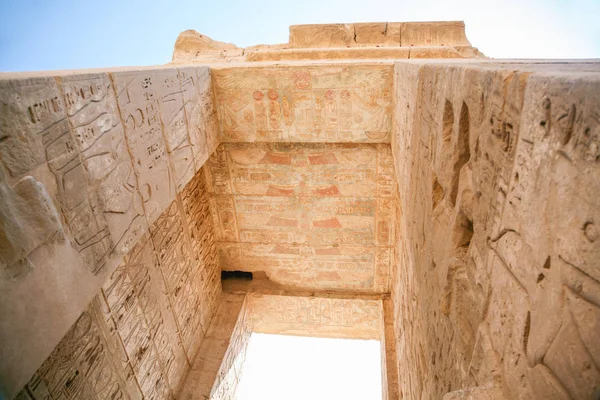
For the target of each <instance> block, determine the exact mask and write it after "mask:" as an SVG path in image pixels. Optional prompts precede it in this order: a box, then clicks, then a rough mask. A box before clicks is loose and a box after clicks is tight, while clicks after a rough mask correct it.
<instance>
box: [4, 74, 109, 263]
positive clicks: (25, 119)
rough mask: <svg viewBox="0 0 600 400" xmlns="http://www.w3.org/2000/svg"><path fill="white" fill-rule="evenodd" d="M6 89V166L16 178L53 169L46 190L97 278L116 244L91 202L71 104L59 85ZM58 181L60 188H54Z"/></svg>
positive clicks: (32, 83)
mask: <svg viewBox="0 0 600 400" xmlns="http://www.w3.org/2000/svg"><path fill="white" fill-rule="evenodd" d="M0 84H1V85H2V90H1V93H2V95H1V96H2V104H3V108H2V115H3V117H2V124H1V125H2V131H3V132H4V134H3V135H4V137H5V138H6V139H5V140H3V141H2V143H1V144H0V154H2V163H3V165H4V166H5V168H7V170H8V172H9V175H10V177H18V176H20V175H22V174H24V173H26V172H27V173H33V171H34V170H38V169H49V172H50V174H51V175H50V176H52V175H53V176H52V178H50V176H48V174H46V173H43V175H44V181H43V183H44V186H45V187H46V188H49V187H50V188H51V189H50V191H49V193H50V195H51V196H52V197H54V198H55V200H56V206H57V209H58V210H59V211H60V212H61V213H62V214H63V216H64V219H65V221H66V224H65V225H66V226H65V230H66V231H67V232H68V234H69V236H70V237H71V239H72V242H71V244H72V245H73V247H74V248H75V249H76V250H77V251H78V252H79V253H80V255H81V257H82V258H83V259H84V263H85V264H86V266H87V267H88V268H89V269H90V271H92V272H93V273H94V274H98V273H100V272H101V271H102V270H103V269H104V268H105V266H106V262H107V258H108V257H109V255H110V252H111V247H112V240H111V238H110V235H109V232H108V228H107V226H106V221H105V220H103V218H102V217H101V216H100V217H99V218H98V215H97V213H96V212H95V211H94V210H95V208H96V203H97V198H96V197H94V196H91V197H88V195H87V194H88V187H87V186H88V184H87V179H86V171H85V167H84V165H83V164H82V162H81V158H80V156H79V152H78V147H77V145H76V144H75V138H74V136H73V134H72V132H71V126H70V124H69V120H68V118H67V104H66V103H65V97H64V96H63V93H62V91H61V87H60V85H59V82H58V80H57V79H54V78H21V79H17V78H15V79H8V80H3V81H1V82H0ZM51 180H54V182H51Z"/></svg>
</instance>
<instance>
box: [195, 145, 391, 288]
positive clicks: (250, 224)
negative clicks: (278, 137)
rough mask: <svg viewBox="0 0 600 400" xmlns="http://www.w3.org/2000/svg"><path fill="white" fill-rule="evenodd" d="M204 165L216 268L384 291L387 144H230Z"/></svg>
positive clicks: (387, 238)
mask: <svg viewBox="0 0 600 400" xmlns="http://www.w3.org/2000/svg"><path fill="white" fill-rule="evenodd" d="M208 166H209V170H208V173H207V181H208V182H209V188H210V189H211V190H212V192H213V193H215V194H214V195H212V196H211V211H212V214H213V217H214V219H215V235H216V239H217V241H218V242H220V244H219V254H220V264H221V267H222V268H226V269H240V268H242V269H246V270H253V271H265V272H267V274H268V275H269V279H271V280H274V281H276V282H278V283H282V284H285V285H292V286H294V287H314V288H320V289H358V290H367V291H373V290H375V291H378V292H382V291H383V292H384V291H386V290H387V288H388V279H387V275H388V273H389V263H390V262H391V258H390V257H389V251H386V250H385V249H386V248H387V249H388V250H389V248H390V247H391V246H392V245H393V243H394V224H393V219H394V216H395V202H394V198H395V194H396V189H395V187H396V186H395V184H394V183H393V182H394V181H395V178H394V171H393V163H392V162H391V151H390V149H389V146H387V145H384V144H381V145H372V144H364V145H357V144H331V145H324V144H291V143H290V144H288V143H281V144H245V143H244V144H242V143H228V144H225V145H222V146H221V147H219V149H217V152H216V153H215V154H214V155H213V156H212V157H211V158H210V160H209V163H208ZM211 190H209V191H211ZM230 193H231V194H230ZM238 234H239V236H238ZM375 247H377V248H378V250H375ZM379 247H381V251H380V250H379ZM376 253H377V254H378V256H377V257H376ZM376 258H377V260H378V261H377V262H376V261H375V259H376ZM386 263H387V264H386ZM376 264H377V267H376ZM376 276H377V278H376ZM376 281H377V282H376Z"/></svg>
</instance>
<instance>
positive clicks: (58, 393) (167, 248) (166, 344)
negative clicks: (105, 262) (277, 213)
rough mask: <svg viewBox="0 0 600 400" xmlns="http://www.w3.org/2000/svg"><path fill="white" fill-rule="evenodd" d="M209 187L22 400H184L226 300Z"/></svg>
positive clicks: (172, 209)
mask: <svg viewBox="0 0 600 400" xmlns="http://www.w3.org/2000/svg"><path fill="white" fill-rule="evenodd" d="M202 180H203V175H202V174H199V175H197V176H196V177H195V178H194V179H193V180H192V181H191V182H190V183H189V184H188V185H187V186H186V187H185V188H184V189H183V192H182V193H183V194H182V196H181V197H183V198H182V199H181V198H179V196H178V199H176V200H175V201H173V202H172V203H171V205H170V206H169V207H168V208H167V210H165V212H163V214H161V215H160V216H159V217H158V218H157V220H156V222H155V223H154V225H153V226H152V227H151V228H150V233H146V234H144V235H143V236H142V238H141V239H140V240H139V241H138V242H137V244H136V245H135V246H134V247H133V249H132V250H131V251H130V252H129V253H127V255H126V256H125V259H124V261H123V263H122V264H120V265H119V266H118V267H117V268H116V269H115V270H114V271H113V272H112V273H111V274H110V275H109V277H108V280H107V281H106V282H105V283H104V285H103V287H102V290H101V292H100V293H99V294H98V295H97V296H96V297H94V299H93V300H92V303H91V304H90V306H89V307H88V309H87V310H86V311H85V312H84V313H82V314H81V316H80V317H79V319H78V320H77V322H76V323H75V324H74V325H73V327H71V329H70V330H69V332H68V333H67V334H66V335H65V337H64V338H63V339H62V340H61V342H60V343H59V344H58V346H57V347H56V348H55V349H54V351H53V352H52V354H51V355H50V356H49V357H48V359H47V360H46V361H45V362H44V364H43V365H42V366H41V367H40V368H39V369H38V371H37V372H36V373H35V375H34V376H33V378H32V379H31V380H30V381H29V383H28V384H27V385H26V386H25V388H24V389H23V390H22V391H21V392H20V393H19V395H18V396H17V398H18V399H46V398H48V397H47V396H50V397H49V398H92V399H105V398H131V399H139V398H147V399H169V398H174V397H175V395H176V394H177V393H178V391H179V390H180V388H181V387H182V384H183V380H184V378H185V375H186V374H187V372H188V370H189V369H190V365H191V363H190V360H193V359H194V357H195V356H196V354H198V351H199V349H200V345H201V344H202V343H204V342H206V341H207V340H208V338H209V337H210V335H209V334H207V333H206V332H207V330H208V326H209V322H210V320H211V318H212V317H213V315H214V314H215V310H216V308H217V301H218V300H219V297H220V293H221V286H220V281H219V270H218V265H217V263H216V253H215V246H214V243H213V236H212V224H211V223H210V222H211V221H210V219H209V218H207V216H208V215H207V213H208V212H209V210H208V205H207V204H208V197H207V194H206V192H205V191H204V188H203V183H202ZM192 194H193V195H192ZM190 202H194V203H195V204H190ZM184 209H185V210H187V211H184ZM189 221H193V222H189ZM189 232H192V235H193V236H192V235H190V233H189ZM197 243H202V244H203V245H202V249H201V250H200V251H199V252H198V251H194V249H198V246H197ZM194 244H196V246H194ZM205 337H206V339H205Z"/></svg>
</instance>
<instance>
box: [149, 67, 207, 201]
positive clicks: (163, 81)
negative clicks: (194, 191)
mask: <svg viewBox="0 0 600 400" xmlns="http://www.w3.org/2000/svg"><path fill="white" fill-rule="evenodd" d="M152 78H153V79H154V82H155V84H156V89H155V93H156V96H157V100H158V105H159V108H160V117H161V121H162V126H163V128H164V129H163V132H164V137H165V144H166V149H167V152H168V154H169V160H170V162H171V164H170V166H171V171H172V172H173V178H174V180H175V183H176V185H177V189H178V190H181V189H182V188H183V187H184V186H185V184H186V183H188V182H189V180H190V179H191V178H192V176H194V174H195V173H196V171H197V170H198V169H197V168H196V165H195V161H194V150H196V151H198V150H199V149H194V148H193V146H192V143H193V140H192V138H191V135H190V133H189V129H188V121H187V118H186V115H185V110H184V108H185V107H184V96H183V92H184V89H183V88H182V84H181V79H180V73H179V71H177V70H164V71H160V72H155V73H154V74H153V75H152ZM186 89H187V90H195V88H194V87H189V86H187V87H186Z"/></svg>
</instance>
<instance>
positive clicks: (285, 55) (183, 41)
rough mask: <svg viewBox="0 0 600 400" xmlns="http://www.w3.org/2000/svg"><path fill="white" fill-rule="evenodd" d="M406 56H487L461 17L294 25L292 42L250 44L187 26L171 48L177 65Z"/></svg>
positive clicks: (291, 36) (291, 27)
mask: <svg viewBox="0 0 600 400" xmlns="http://www.w3.org/2000/svg"><path fill="white" fill-rule="evenodd" d="M402 58H485V57H484V56H483V54H481V53H480V52H479V51H478V50H477V49H476V48H474V47H471V43H469V41H468V40H467V37H466V35H465V24H464V22H462V21H449V22H371V23H356V24H316V25H292V26H290V36H289V41H288V43H284V44H275V45H258V46H251V47H247V48H239V47H237V46H235V45H233V44H230V43H223V42H217V41H214V40H212V39H210V38H209V37H207V36H206V35H202V34H200V33H198V32H196V31H194V30H187V31H184V32H182V33H181V34H180V35H179V37H178V38H177V42H176V43H175V49H174V51H173V62H174V63H189V62H213V63H214V62H227V63H237V62H246V61H249V62H256V61H284V60H285V61H297V60H337V59H396V60H397V59H402Z"/></svg>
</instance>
